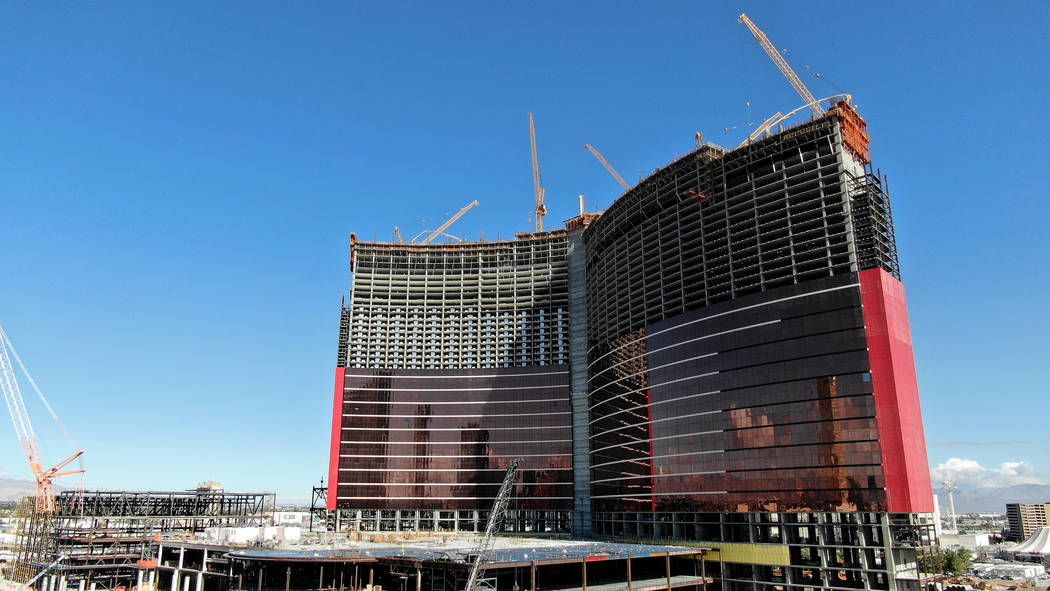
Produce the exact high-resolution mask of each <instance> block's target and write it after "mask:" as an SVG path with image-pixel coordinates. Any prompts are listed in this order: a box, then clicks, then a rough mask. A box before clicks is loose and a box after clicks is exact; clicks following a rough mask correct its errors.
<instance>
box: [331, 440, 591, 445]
mask: <svg viewBox="0 0 1050 591" xmlns="http://www.w3.org/2000/svg"><path fill="white" fill-rule="evenodd" d="M571 442H572V439H544V440H543V443H571ZM339 443H340V444H348V445H349V444H356V445H477V444H478V442H476V441H340V442H339ZM516 443H528V444H530V445H531V444H534V443H537V441H536V440H535V439H532V440H530V441H486V442H485V444H486V445H512V444H516Z"/></svg>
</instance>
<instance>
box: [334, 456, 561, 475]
mask: <svg viewBox="0 0 1050 591" xmlns="http://www.w3.org/2000/svg"><path fill="white" fill-rule="evenodd" d="M437 457H442V456H437ZM520 470H521V471H523V472H539V471H541V470H542V471H548V470H549V471H551V472H559V471H560V472H571V471H572V468H520ZM339 471H340V472H506V471H507V470H506V468H340V469H339Z"/></svg>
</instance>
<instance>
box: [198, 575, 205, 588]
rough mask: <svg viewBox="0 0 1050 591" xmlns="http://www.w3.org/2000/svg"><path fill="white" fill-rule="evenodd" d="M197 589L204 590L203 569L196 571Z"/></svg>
mask: <svg viewBox="0 0 1050 591" xmlns="http://www.w3.org/2000/svg"><path fill="white" fill-rule="evenodd" d="M197 591H204V571H201V572H199V573H197Z"/></svg>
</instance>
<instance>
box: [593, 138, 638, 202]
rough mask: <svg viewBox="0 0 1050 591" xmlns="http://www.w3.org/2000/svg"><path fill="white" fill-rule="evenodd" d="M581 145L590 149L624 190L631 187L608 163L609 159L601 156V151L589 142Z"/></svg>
mask: <svg viewBox="0 0 1050 591" xmlns="http://www.w3.org/2000/svg"><path fill="white" fill-rule="evenodd" d="M583 147H585V148H587V149H588V150H590V151H591V154H594V157H595V158H597V159H598V162H601V163H602V166H604V167H605V170H608V171H609V174H611V175H613V178H615V179H616V182H618V183H620V184H621V185H623V188H624V190H625V191H626V190H627V189H630V188H631V185H628V184H627V181H625V180H623V177H622V176H620V173H618V172H616V169H615V168H613V167H612V164H609V161H608V160H606V159H605V156H602V153H601V152H599V151H598V149H597V148H595V147H594V146H592V145H590V144H584V145H583Z"/></svg>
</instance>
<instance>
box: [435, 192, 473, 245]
mask: <svg viewBox="0 0 1050 591" xmlns="http://www.w3.org/2000/svg"><path fill="white" fill-rule="evenodd" d="M475 205H479V203H478V200H477V199H475V200H474V201H472V202H471V203H469V204H467V206H466V207H464V208H463V209H461V210H459V212H457V213H456V215H454V216H452V217H450V218H449V219H448V221H447V222H445V223H444V224H441V227H440V228H438V229H437V230H434V231H433V232H431V233H430V235H429V236H427V237H426V238H424V239H423V241H422V243H423V244H429V243H430V241H431V240H433V239H435V238H437V237H438V236H440V235H442V234H444V233H445V230H447V229H448V227H449V226H451V225H452V224H454V223H456V220H458V219H459V218H461V217H463V216H464V215H465V214H466V213H467V212H468V211H470V210H471V208H473V207H474V206H475Z"/></svg>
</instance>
